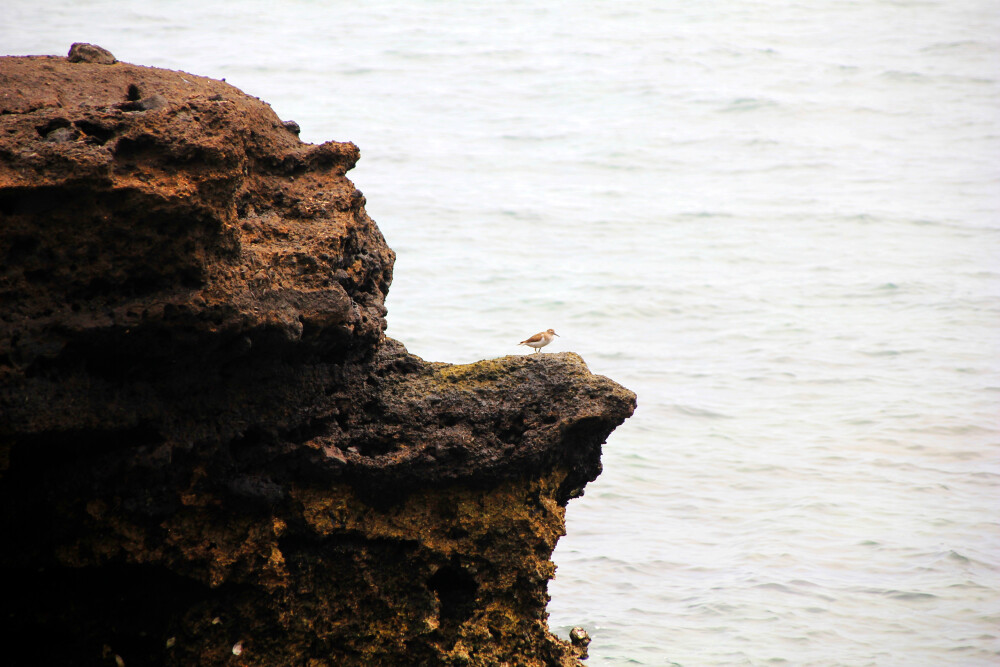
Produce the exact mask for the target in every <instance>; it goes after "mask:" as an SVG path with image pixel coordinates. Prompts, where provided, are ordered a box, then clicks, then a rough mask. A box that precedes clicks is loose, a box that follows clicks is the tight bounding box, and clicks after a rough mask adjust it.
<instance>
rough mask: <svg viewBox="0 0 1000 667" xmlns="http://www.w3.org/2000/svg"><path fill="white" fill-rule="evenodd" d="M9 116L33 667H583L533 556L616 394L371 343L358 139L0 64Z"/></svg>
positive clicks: (0, 184)
mask: <svg viewBox="0 0 1000 667" xmlns="http://www.w3.org/2000/svg"><path fill="white" fill-rule="evenodd" d="M154 99H157V100H158V101H157V103H156V104H155V105H151V106H150V107H149V108H148V109H144V108H143V106H142V104H141V103H143V102H144V101H146V100H154ZM0 102H2V106H3V109H4V110H5V111H4V113H3V114H0V500H2V508H3V510H2V515H0V518H2V522H0V530H2V531H3V534H4V536H5V544H6V547H7V548H6V549H4V551H3V553H2V557H0V567H2V570H3V573H4V576H5V577H6V578H7V580H8V581H19V582H20V583H21V587H20V588H17V589H16V590H14V591H13V592H11V593H10V594H8V595H5V596H4V603H3V604H4V607H3V609H4V613H5V618H6V619H7V625H8V631H9V632H11V633H13V634H14V635H16V636H19V637H20V638H21V641H22V642H23V643H25V644H26V645H30V646H32V647H36V648H34V652H33V653H31V654H30V655H31V663H30V664H47V665H70V664H89V663H97V662H100V661H101V660H102V659H105V660H107V659H111V660H113V659H114V656H120V657H121V659H122V660H123V661H124V662H125V664H146V665H162V664H191V665H215V664H224V663H226V664H229V663H231V661H232V660H233V659H234V655H235V654H236V651H235V647H238V648H239V659H240V661H241V664H247V665H302V664H310V665H313V666H314V667H319V666H320V665H372V664H386V665H394V664H408V665H439V664H469V665H495V664H502V663H503V662H509V663H510V664H518V665H525V666H532V667H540V666H541V665H571V664H575V663H576V659H577V657H578V656H579V655H580V654H581V649H580V647H574V646H572V645H571V644H570V643H569V642H564V641H561V640H559V639H557V638H555V637H554V636H553V635H551V634H550V633H549V631H548V628H547V625H546V622H545V617H546V613H545V605H546V602H547V596H546V593H545V587H546V582H547V580H548V578H550V577H551V576H552V573H553V569H554V566H553V565H552V563H551V561H550V560H549V557H550V555H551V553H552V549H553V548H554V547H555V544H556V541H557V540H558V538H559V536H560V535H561V534H562V532H563V530H564V522H563V518H564V511H565V505H566V503H567V501H568V500H569V499H570V498H572V497H574V496H576V495H579V494H580V493H582V489H583V487H584V486H585V485H586V483H587V482H589V481H590V480H592V479H594V477H596V476H597V474H599V472H600V455H601V444H602V443H603V441H604V440H605V438H606V437H607V435H608V434H609V433H610V432H611V431H612V430H613V429H614V428H615V427H616V426H617V425H618V424H620V423H621V422H622V421H623V420H624V419H625V418H626V417H627V416H628V415H629V414H631V412H632V410H633V408H634V405H635V396H634V395H633V394H632V393H631V392H629V391H627V390H625V389H623V388H622V387H619V386H618V385H616V384H614V383H613V382H611V381H610V380H607V379H606V378H602V377H599V376H595V375H592V374H591V373H590V372H589V371H588V370H587V368H586V366H585V364H584V363H583V361H582V360H581V359H580V358H579V357H578V356H576V355H574V354H571V353H563V354H539V355H525V356H518V357H506V358H503V359H496V360H491V361H483V362H479V363H476V364H469V365H465V366H451V365H447V364H433V363H428V362H425V361H423V360H422V359H419V358H417V357H414V356H413V355H410V354H408V353H407V352H406V350H405V349H404V348H403V347H402V345H400V344H399V343H397V342H395V341H392V340H389V339H386V338H385V337H384V334H383V330H384V328H385V314H386V311H385V307H384V297H385V294H386V292H387V290H388V287H389V283H390V281H391V277H392V264H393V259H394V256H393V253H392V251H391V250H390V249H389V248H388V246H387V245H386V243H385V241H384V239H383V238H382V235H381V233H380V232H379V230H378V228H377V227H376V226H375V224H374V222H372V220H371V219H370V218H369V217H368V215H367V214H366V213H365V210H364V204H365V198H364V196H363V195H362V194H361V193H360V192H359V191H358V190H356V189H355V188H354V186H353V184H352V183H351V182H350V181H349V180H348V179H347V178H346V176H345V173H346V172H347V171H348V170H349V169H350V168H351V167H353V165H354V163H355V162H356V161H357V159H358V157H359V154H358V150H357V148H356V147H355V146H354V145H353V144H343V143H334V142H328V143H325V144H321V145H318V146H313V145H308V144H303V143H301V142H300V141H299V140H298V138H297V137H296V135H295V134H293V133H292V132H289V131H288V129H287V127H286V126H285V125H284V124H283V123H282V122H281V121H280V120H279V119H278V118H277V117H276V116H275V114H274V113H273V112H272V111H271V109H270V107H268V106H267V105H266V104H264V103H262V102H260V101H259V100H257V99H255V98H252V97H248V96H246V95H244V94H242V93H241V92H240V91H238V90H236V89H235V88H233V87H232V86H229V85H227V84H225V83H223V82H219V81H213V80H211V79H205V78H203V77H197V76H193V75H190V74H186V73H182V72H170V71H165V70H158V69H152V68H144V67H137V66H134V65H128V64H125V63H119V64H117V65H116V66H115V67H84V66H80V65H75V64H71V63H69V62H67V60H66V59H62V58H54V57H32V58H0ZM53 638H57V639H58V641H56V640H54V639H53ZM102 656H103V658H102ZM11 664H28V663H18V662H17V659H15V660H14V662H12V663H11Z"/></svg>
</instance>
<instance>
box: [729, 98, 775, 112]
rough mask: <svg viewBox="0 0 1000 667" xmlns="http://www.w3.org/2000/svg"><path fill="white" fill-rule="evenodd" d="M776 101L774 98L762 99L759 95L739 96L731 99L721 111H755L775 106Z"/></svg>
mask: <svg viewBox="0 0 1000 667" xmlns="http://www.w3.org/2000/svg"><path fill="white" fill-rule="evenodd" d="M777 107H778V103H777V102H775V101H774V100H769V99H762V98H759V97H739V98H737V99H735V100H732V101H731V102H730V103H729V104H727V105H726V106H725V107H724V108H722V109H720V111H721V112H722V113H742V112H745V111H757V110H759V109H768V108H777Z"/></svg>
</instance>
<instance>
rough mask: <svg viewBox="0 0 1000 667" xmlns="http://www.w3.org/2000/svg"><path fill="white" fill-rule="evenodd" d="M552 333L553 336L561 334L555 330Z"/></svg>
mask: <svg viewBox="0 0 1000 667" xmlns="http://www.w3.org/2000/svg"><path fill="white" fill-rule="evenodd" d="M552 335H553V336H559V334H557V333H556V332H555V331H553V332H552ZM559 337H560V338H562V336H559Z"/></svg>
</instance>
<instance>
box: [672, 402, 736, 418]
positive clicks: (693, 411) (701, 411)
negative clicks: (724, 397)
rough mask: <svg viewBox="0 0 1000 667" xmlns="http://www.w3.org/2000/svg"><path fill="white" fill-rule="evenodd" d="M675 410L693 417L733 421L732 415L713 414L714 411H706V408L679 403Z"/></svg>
mask: <svg viewBox="0 0 1000 667" xmlns="http://www.w3.org/2000/svg"><path fill="white" fill-rule="evenodd" d="M673 408H674V410H676V411H677V412H680V413H681V414H685V415H689V416H691V417H705V418H707V419H732V417H731V416H730V415H726V414H723V413H721V412H713V411H712V410H706V409H705V408H696V407H694V406H693V405H681V404H679V403H675V404H674V406H673Z"/></svg>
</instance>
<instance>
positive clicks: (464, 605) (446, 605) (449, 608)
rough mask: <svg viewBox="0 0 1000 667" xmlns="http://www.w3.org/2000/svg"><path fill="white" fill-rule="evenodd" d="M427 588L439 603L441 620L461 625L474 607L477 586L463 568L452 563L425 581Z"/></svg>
mask: <svg viewBox="0 0 1000 667" xmlns="http://www.w3.org/2000/svg"><path fill="white" fill-rule="evenodd" d="M427 588H429V589H430V590H432V591H434V592H435V593H436V594H437V596H438V601H440V603H441V620H443V621H450V622H454V623H462V622H464V621H465V620H466V619H468V618H469V616H471V615H472V612H473V610H474V609H475V607H476V593H477V592H478V590H479V586H478V585H477V584H476V580H475V578H474V577H473V576H472V575H471V574H469V572H468V571H467V570H465V568H463V567H460V566H459V565H458V564H455V563H452V564H450V565H445V566H444V567H442V568H441V569H439V570H438V571H437V572H435V573H434V575H433V576H431V578H430V579H428V580H427Z"/></svg>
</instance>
